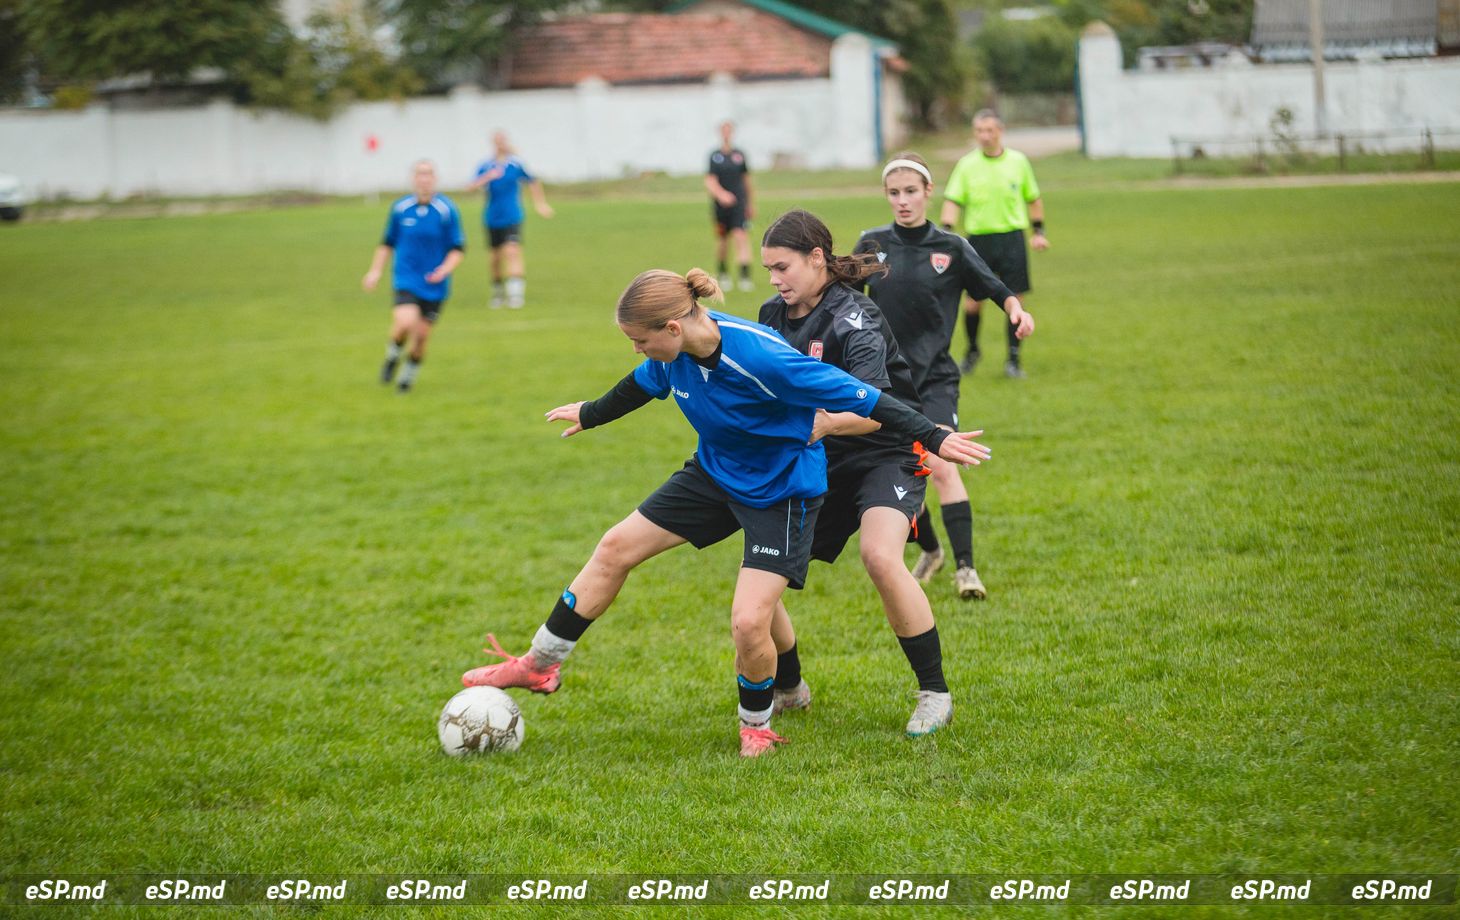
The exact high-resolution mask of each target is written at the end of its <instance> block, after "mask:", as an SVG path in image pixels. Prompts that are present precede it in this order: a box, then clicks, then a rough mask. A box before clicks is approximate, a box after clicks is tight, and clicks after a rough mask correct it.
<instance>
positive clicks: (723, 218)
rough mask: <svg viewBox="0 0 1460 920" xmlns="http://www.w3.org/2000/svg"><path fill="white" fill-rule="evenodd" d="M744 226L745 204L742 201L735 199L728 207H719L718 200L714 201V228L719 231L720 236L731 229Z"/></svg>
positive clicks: (742, 228) (743, 227)
mask: <svg viewBox="0 0 1460 920" xmlns="http://www.w3.org/2000/svg"><path fill="white" fill-rule="evenodd" d="M746 226H747V224H746V222H745V204H744V203H743V202H740V201H736V202H735V203H734V204H732V205H731V206H730V207H728V208H722V207H720V204H719V202H716V203H715V229H716V230H718V231H719V233H720V235H721V236H724V235H725V234H727V233H729V232H730V231H731V230H744V229H745V228H746Z"/></svg>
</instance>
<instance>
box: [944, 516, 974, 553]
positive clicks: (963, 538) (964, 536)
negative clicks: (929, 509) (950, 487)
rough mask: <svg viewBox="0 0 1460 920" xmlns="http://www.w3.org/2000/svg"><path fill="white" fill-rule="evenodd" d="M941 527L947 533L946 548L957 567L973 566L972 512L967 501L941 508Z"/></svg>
mask: <svg viewBox="0 0 1460 920" xmlns="http://www.w3.org/2000/svg"><path fill="white" fill-rule="evenodd" d="M943 527H944V529H946V530H947V531H948V546H949V547H950V548H951V549H952V550H953V558H954V559H956V560H958V567H959V568H963V567H964V566H969V567H972V566H973V512H972V511H971V510H970V509H969V507H968V502H967V501H961V502H952V503H950V504H947V505H944V506H943Z"/></svg>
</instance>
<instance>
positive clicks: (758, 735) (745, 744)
mask: <svg viewBox="0 0 1460 920" xmlns="http://www.w3.org/2000/svg"><path fill="white" fill-rule="evenodd" d="M788 743H789V742H788V741H786V739H785V738H782V737H781V736H780V735H778V734H776V733H775V732H773V731H771V730H770V729H769V728H751V727H750V726H748V725H742V726H740V756H741V757H759V756H760V755H762V754H768V753H770V752H771V751H773V750H775V747H776V745H778V744H788Z"/></svg>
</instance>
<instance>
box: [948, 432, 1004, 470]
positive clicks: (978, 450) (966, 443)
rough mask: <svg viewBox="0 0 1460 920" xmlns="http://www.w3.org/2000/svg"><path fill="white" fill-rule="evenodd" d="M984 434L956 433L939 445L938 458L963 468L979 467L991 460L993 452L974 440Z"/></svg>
mask: <svg viewBox="0 0 1460 920" xmlns="http://www.w3.org/2000/svg"><path fill="white" fill-rule="evenodd" d="M982 434H983V430H982V429H979V430H978V431H955V432H953V433H951V434H949V435H948V437H946V438H944V439H943V443H942V444H939V445H938V456H940V457H942V458H943V459H944V460H947V461H948V462H950V463H958V464H962V465H963V466H978V465H979V464H981V463H983V462H984V461H985V460H987V459H989V458H990V457H991V456H992V455H993V452H992V451H991V450H989V448H988V447H986V446H984V445H983V444H980V443H978V442H977V441H975V440H974V438H976V437H978V436H980V435H982Z"/></svg>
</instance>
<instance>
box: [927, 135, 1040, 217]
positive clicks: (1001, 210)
mask: <svg viewBox="0 0 1460 920" xmlns="http://www.w3.org/2000/svg"><path fill="white" fill-rule="evenodd" d="M943 197H944V198H946V199H947V200H948V201H951V202H953V203H954V204H957V205H962V207H963V232H964V233H965V234H974V233H1008V232H1009V231H1010V230H1027V229H1029V202H1031V201H1033V200H1034V199H1036V198H1038V197H1039V184H1038V183H1037V182H1035V181H1034V169H1033V167H1031V166H1030V165H1029V158H1028V157H1026V156H1025V155H1024V154H1022V153H1020V152H1019V151H1017V150H1010V149H1009V148H1007V147H1005V148H1004V152H1003V153H1001V154H999V155H998V156H996V157H987V156H984V152H983V151H982V150H975V151H973V152H972V153H970V154H969V155H968V156H966V157H964V158H963V159H961V160H959V161H958V165H957V166H955V167H953V174H952V175H950V176H949V177H948V187H947V188H946V189H944V191H943Z"/></svg>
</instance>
